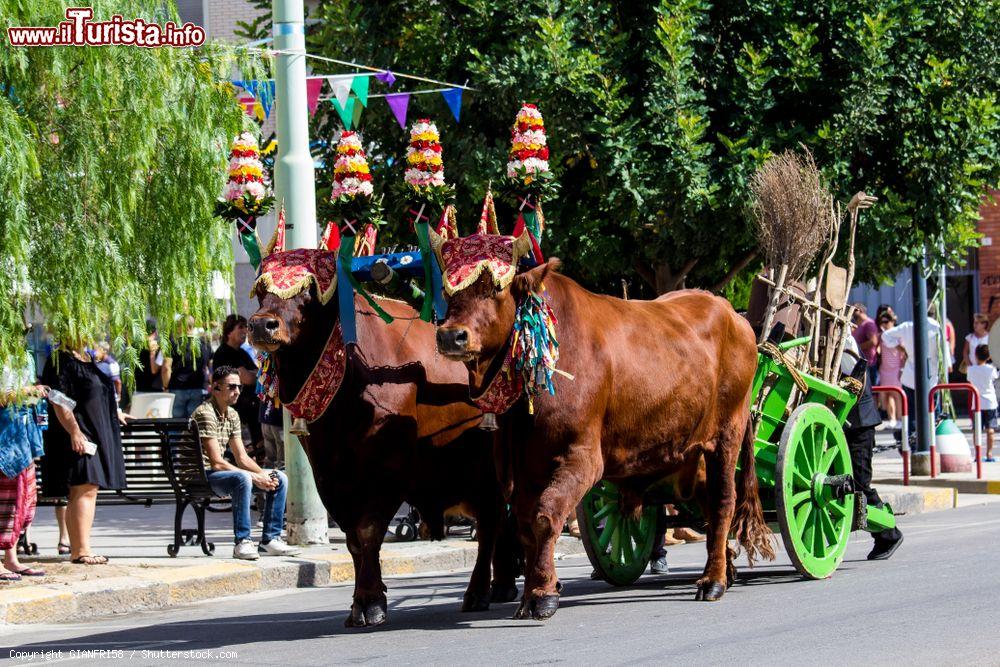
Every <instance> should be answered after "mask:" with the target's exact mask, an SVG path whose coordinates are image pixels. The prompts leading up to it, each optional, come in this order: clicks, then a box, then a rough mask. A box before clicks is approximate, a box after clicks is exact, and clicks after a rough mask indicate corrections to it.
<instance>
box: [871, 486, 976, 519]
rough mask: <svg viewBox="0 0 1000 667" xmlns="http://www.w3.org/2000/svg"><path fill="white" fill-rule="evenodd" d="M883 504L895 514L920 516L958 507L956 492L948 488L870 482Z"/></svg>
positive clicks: (952, 488)
mask: <svg viewBox="0 0 1000 667" xmlns="http://www.w3.org/2000/svg"><path fill="white" fill-rule="evenodd" d="M872 486H874V487H875V488H876V489H877V490H878V493H879V496H880V497H881V498H882V500H884V501H885V502H887V503H889V505H891V506H892V511H893V512H895V513H896V514H922V513H925V512H937V511H939V510H950V509H954V508H956V507H958V491H957V490H956V489H955V488H954V487H951V486H948V487H921V488H915V487H913V486H909V487H905V486H887V485H886V483H882V484H881V485H880V483H879V482H872Z"/></svg>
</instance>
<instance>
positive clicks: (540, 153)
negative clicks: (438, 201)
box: [506, 104, 559, 262]
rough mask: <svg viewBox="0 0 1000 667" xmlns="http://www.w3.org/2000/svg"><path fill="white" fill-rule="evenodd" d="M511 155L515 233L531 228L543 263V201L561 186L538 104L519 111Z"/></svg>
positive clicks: (509, 180)
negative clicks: (515, 217) (553, 165)
mask: <svg viewBox="0 0 1000 667" xmlns="http://www.w3.org/2000/svg"><path fill="white" fill-rule="evenodd" d="M510 138H511V142H510V153H509V155H508V157H507V183H506V185H507V191H508V192H509V193H513V199H514V205H515V206H516V207H517V210H518V220H517V224H516V225H515V229H514V234H515V235H518V234H520V230H521V228H522V227H523V226H527V227H528V230H529V231H530V232H531V236H532V239H533V240H534V242H535V248H534V251H533V255H534V257H535V260H536V261H537V262H540V261H542V254H541V249H540V248H539V247H538V242H539V241H540V240H541V238H542V232H543V231H545V218H544V216H543V215H542V199H543V198H544V197H546V196H549V195H552V194H554V193H555V191H556V190H557V189H558V187H559V185H558V183H557V182H556V180H555V177H554V176H553V174H552V170H551V169H550V168H549V147H548V145H547V143H548V140H547V137H546V136H545V121H544V120H543V119H542V114H541V112H539V111H538V107H536V106H535V105H534V104H524V105H522V106H521V110H520V111H518V112H517V118H516V119H515V120H514V127H512V128H511V130H510Z"/></svg>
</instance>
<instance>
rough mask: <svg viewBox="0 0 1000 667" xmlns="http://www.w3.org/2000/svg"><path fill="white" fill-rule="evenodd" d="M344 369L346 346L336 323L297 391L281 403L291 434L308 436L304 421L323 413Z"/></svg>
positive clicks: (338, 387) (311, 419)
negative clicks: (291, 422) (292, 419)
mask: <svg viewBox="0 0 1000 667" xmlns="http://www.w3.org/2000/svg"><path fill="white" fill-rule="evenodd" d="M346 370H347V349H346V348H345V346H344V338H343V334H342V332H341V330H340V322H338V323H337V324H336V325H335V326H334V327H333V330H332V331H331V332H330V337H329V338H328V339H327V341H326V347H324V348H323V352H322V354H320V357H319V361H317V362H316V366H315V367H314V368H313V369H312V372H311V373H309V377H307V378H306V381H305V383H303V385H302V388H301V389H299V393H298V394H297V395H296V396H295V398H294V399H293V400H292V402H290V403H286V404H285V407H286V408H288V412H289V413H291V415H292V417H294V420H295V421H294V422H293V424H292V428H291V429H290V431H291V433H293V434H295V435H309V429H308V428H307V424H309V423H311V422H314V421H316V420H317V419H319V418H320V417H322V416H323V413H324V412H326V409H327V408H328V407H329V406H330V401H332V400H333V397H334V396H336V394H337V390H338V389H340V384H341V382H343V381H344V372H345V371H346Z"/></svg>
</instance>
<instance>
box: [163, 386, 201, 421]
mask: <svg viewBox="0 0 1000 667" xmlns="http://www.w3.org/2000/svg"><path fill="white" fill-rule="evenodd" d="M170 393H171V394H173V395H174V419H187V418H188V417H190V416H191V415H192V413H194V411H195V410H196V409H197V408H198V406H199V405H201V403H202V400H204V399H203V398H202V393H201V389H172V390H171V391H170Z"/></svg>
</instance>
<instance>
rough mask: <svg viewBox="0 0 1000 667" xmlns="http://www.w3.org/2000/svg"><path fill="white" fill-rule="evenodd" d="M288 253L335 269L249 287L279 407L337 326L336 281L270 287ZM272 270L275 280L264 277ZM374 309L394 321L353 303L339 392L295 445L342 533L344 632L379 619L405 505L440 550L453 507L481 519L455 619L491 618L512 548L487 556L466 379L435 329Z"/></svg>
mask: <svg viewBox="0 0 1000 667" xmlns="http://www.w3.org/2000/svg"><path fill="white" fill-rule="evenodd" d="M293 253H299V254H300V255H301V256H302V257H306V258H307V259H310V261H312V262H313V266H312V271H313V272H315V271H316V270H317V269H316V262H321V263H322V262H326V264H325V266H326V267H327V268H326V272H327V273H328V274H329V272H330V271H331V270H333V269H332V268H331V267H332V261H333V260H332V258H333V254H332V253H325V255H327V257H324V253H320V251H315V250H299V251H292V252H289V253H278V254H275V255H272V256H271V257H269V258H267V259H266V260H265V263H264V266H263V267H262V276H266V278H262V280H260V281H258V283H257V286H256V295H257V297H258V298H259V300H260V308H259V309H258V310H257V312H256V313H255V314H254V315H253V316H252V317H251V318H250V320H249V327H250V341H251V343H252V344H253V345H254V346H255V347H257V348H259V349H263V350H267V351H268V352H270V353H271V356H272V359H273V360H274V363H275V364H276V371H277V376H278V381H279V397H280V399H281V401H282V403H283V404H285V405H286V406H288V405H289V403H292V402H293V399H295V398H296V397H297V396H298V395H299V392H300V389H301V388H302V387H303V384H304V383H305V382H306V378H307V376H309V375H310V372H311V371H312V370H313V368H314V367H315V366H316V365H317V359H319V358H320V354H321V351H322V350H324V348H325V347H326V346H327V343H328V339H329V338H330V334H331V332H332V331H333V329H334V327H335V325H337V324H338V322H339V316H338V309H337V299H336V298H335V292H334V291H335V288H336V282H335V278H334V277H332V276H330V275H327V276H325V280H324V279H322V278H319V279H317V278H316V277H315V276H314V275H312V274H311V273H310V271H299V274H298V275H297V276H296V275H293V276H292V278H291V279H289V277H288V275H285V276H283V277H280V276H279V272H280V271H282V270H284V269H283V268H282V267H280V266H278V265H277V264H280V261H278V262H277V263H276V260H281V259H282V256H284V257H285V259H287V258H289V257H291V256H292V254H293ZM269 262H270V263H269ZM289 263H291V262H290V261H289ZM269 268H270V269H274V271H273V272H272V273H268V270H269ZM334 275H335V274H334ZM274 276H279V277H274ZM282 280H284V283H281V284H278V283H279V282H280V281H282ZM296 290H298V291H297V293H295V294H292V292H296ZM273 292H281V293H282V294H283V295H284V298H283V297H282V296H279V295H278V294H275V293H273ZM331 297H333V298H331ZM324 300H325V301H326V303H321V301H324ZM380 303H381V305H382V306H383V307H384V308H385V309H386V310H387V311H388V312H389V313H391V314H392V315H393V316H395V317H396V318H398V319H396V320H395V321H394V322H393V323H392V324H385V323H384V322H382V321H381V320H380V319H379V318H378V317H377V316H376V315H375V313H374V312H373V310H372V309H371V308H370V307H369V306H368V304H367V303H365V302H364V301H363V300H362V299H360V298H358V297H356V298H355V310H356V314H357V328H358V343H357V346H349V348H348V349H347V350H346V355H345V356H346V361H345V362H344V365H345V369H344V370H345V373H344V376H343V380H342V384H340V386H339V389H338V390H336V393H335V395H333V397H332V400H330V402H329V405H328V406H327V407H326V409H325V411H324V412H323V413H322V415H321V416H320V417H319V418H318V419H316V420H315V421H312V422H311V423H309V425H308V430H309V434H308V435H306V436H302V437H301V438H300V439H301V441H302V444H303V446H304V448H305V450H306V453H307V454H308V457H309V461H310V463H311V464H312V469H313V474H314V476H315V479H316V486H317V488H318V490H319V494H320V496H321V498H322V500H323V503H324V505H325V506H326V508H327V510H328V511H329V512H330V514H331V515H332V516H333V517H334V519H335V520H336V521H337V523H338V524H339V525H340V527H341V528H342V529H343V531H344V533H345V534H346V536H347V548H348V550H349V551H350V554H351V557H352V558H353V560H354V575H355V588H354V600H353V604H352V605H351V611H350V615H349V616H348V618H347V620H346V625H347V626H348V627H360V626H366V625H379V624H381V623H384V622H385V621H386V619H387V615H386V596H385V592H386V587H385V584H384V583H383V581H382V573H381V568H380V565H379V551H380V549H381V546H382V539H383V537H384V535H385V533H386V529H387V528H388V526H389V524H390V522H391V520H392V518H393V516H394V514H395V512H396V510H397V509H398V508H399V506H400V504H401V503H402V502H404V501H406V502H409V503H411V504H412V505H414V506H415V507H417V509H418V510H419V511H420V513H421V516H422V517H423V519H424V521H425V522H426V523H428V525H429V526H430V528H431V535H432V537H435V538H438V539H440V538H441V537H443V530H444V528H443V514H444V512H445V510H446V509H448V508H450V507H453V506H456V505H461V506H462V508H463V509H464V510H465V511H467V512H471V513H472V514H474V515H475V516H476V518H477V519H478V539H479V544H478V554H477V557H476V564H475V567H474V569H473V572H472V577H471V579H470V581H469V587H468V590H467V591H466V593H465V597H464V600H463V606H462V610H463V611H480V610H484V609H487V608H488V607H489V603H490V601H491V586H490V570H491V559H493V565H494V575H495V580H494V583H493V588H492V600H493V601H503V602H507V601H511V600H513V599H514V598H515V597H516V595H517V588H516V587H515V586H514V578H515V572H514V567H515V564H514V563H515V561H514V558H515V552H514V549H515V548H516V546H515V545H516V540H514V539H513V538H511V539H508V542H510V544H507V545H506V548H501V547H500V546H498V547H497V549H496V553H495V555H494V544H495V543H496V542H497V538H498V533H499V532H500V531H499V527H500V523H501V515H502V495H501V493H500V491H499V488H498V485H497V481H496V471H495V467H494V463H493V450H492V439H491V438H489V437H488V436H486V435H485V434H483V433H482V432H481V431H479V430H478V429H476V428H474V427H475V426H476V425H477V424H478V423H479V421H480V419H481V413H480V412H479V410H477V409H476V408H475V407H473V406H472V405H470V404H469V402H468V396H469V388H468V379H467V374H466V372H465V369H464V368H463V367H462V365H461V364H458V363H455V362H452V361H448V360H446V359H442V358H441V357H439V356H438V355H436V354H435V353H434V349H433V341H434V326H433V325H431V324H429V323H426V322H423V321H421V320H420V319H418V314H417V313H416V312H414V310H413V309H412V308H410V307H409V306H408V305H406V304H404V303H402V302H397V301H390V300H380ZM341 350H342V351H343V346H341ZM342 358H343V357H342ZM289 409H290V410H291V407H289ZM294 414H295V413H294V412H293V415H294ZM507 532H508V533H509V534H512V533H513V531H512V530H510V531H507Z"/></svg>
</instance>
